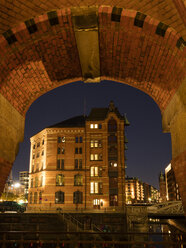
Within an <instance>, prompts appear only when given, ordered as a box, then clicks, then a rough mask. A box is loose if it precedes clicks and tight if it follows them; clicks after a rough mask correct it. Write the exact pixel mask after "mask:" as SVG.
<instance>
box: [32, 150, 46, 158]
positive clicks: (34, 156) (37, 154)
mask: <svg viewBox="0 0 186 248" xmlns="http://www.w3.org/2000/svg"><path fill="white" fill-rule="evenodd" d="M43 155H44V150H43V151H42V152H41V156H43ZM39 156H40V153H39V152H38V153H36V154H33V156H32V159H35V158H39Z"/></svg>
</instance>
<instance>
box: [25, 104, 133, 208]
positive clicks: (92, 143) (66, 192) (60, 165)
mask: <svg viewBox="0 0 186 248" xmlns="http://www.w3.org/2000/svg"><path fill="white" fill-rule="evenodd" d="M127 125H129V122H128V120H127V118H126V117H125V116H122V115H121V114H120V113H119V111H118V109H117V108H116V107H115V106H114V103H113V102H112V101H111V102H110V104H109V107H108V108H93V109H92V110H91V112H90V114H89V115H88V116H86V117H85V116H83V115H82V116H77V117H74V118H71V119H68V120H65V121H62V122H61V123H58V124H56V125H53V126H50V127H47V128H45V129H44V130H42V131H41V132H39V133H38V134H36V135H35V136H33V137H31V139H30V140H31V152H30V169H29V172H30V176H29V202H28V210H30V211H32V210H59V209H62V210H66V211H73V210H76V211H77V210H85V209H86V210H95V209H97V211H98V210H113V209H114V210H119V211H120V210H121V211H122V210H123V209H124V205H125V147H126V145H125V133H124V132H125V127H126V126H127Z"/></svg>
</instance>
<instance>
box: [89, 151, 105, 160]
mask: <svg viewBox="0 0 186 248" xmlns="http://www.w3.org/2000/svg"><path fill="white" fill-rule="evenodd" d="M102 159H103V155H102V153H99V154H98V153H92V154H90V160H91V161H94V160H102Z"/></svg>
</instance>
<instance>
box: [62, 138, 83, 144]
mask: <svg viewBox="0 0 186 248" xmlns="http://www.w3.org/2000/svg"><path fill="white" fill-rule="evenodd" d="M57 141H58V143H65V141H66V138H65V136H59V137H58V138H57ZM82 142H83V137H82V136H76V137H75V143H82Z"/></svg>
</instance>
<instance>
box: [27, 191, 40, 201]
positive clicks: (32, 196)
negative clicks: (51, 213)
mask: <svg viewBox="0 0 186 248" xmlns="http://www.w3.org/2000/svg"><path fill="white" fill-rule="evenodd" d="M32 203H33V204H38V203H39V204H41V203H42V192H41V191H40V192H39V193H38V192H34V194H33V193H32V192H31V193H30V204H32Z"/></svg>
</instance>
